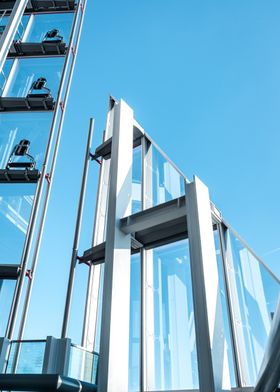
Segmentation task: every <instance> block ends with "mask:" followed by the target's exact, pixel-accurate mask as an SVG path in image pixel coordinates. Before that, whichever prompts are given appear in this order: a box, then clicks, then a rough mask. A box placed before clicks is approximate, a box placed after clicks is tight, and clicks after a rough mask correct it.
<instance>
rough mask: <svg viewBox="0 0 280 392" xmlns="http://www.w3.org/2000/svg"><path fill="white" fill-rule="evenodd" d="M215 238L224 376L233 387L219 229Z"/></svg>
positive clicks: (232, 368) (230, 344) (233, 377)
mask: <svg viewBox="0 0 280 392" xmlns="http://www.w3.org/2000/svg"><path fill="white" fill-rule="evenodd" d="M214 239H215V248H216V257H217V265H218V274H219V288H220V298H221V302H222V312H223V321H224V325H223V328H224V331H223V333H224V335H225V341H224V345H225V347H224V360H223V364H224V366H223V369H224V371H223V376H224V379H225V380H226V378H228V376H229V377H230V385H231V387H235V386H236V379H235V370H234V358H233V348H232V341H231V330H230V321H229V314H228V305H227V294H226V287H225V279H224V268H223V260H222V255H221V246H220V239H219V232H218V230H215V231H214Z"/></svg>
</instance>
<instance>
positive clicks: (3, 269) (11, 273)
mask: <svg viewBox="0 0 280 392" xmlns="http://www.w3.org/2000/svg"><path fill="white" fill-rule="evenodd" d="M19 273H20V266H19V265H13V264H1V265H0V279H6V280H14V279H17V277H18V276H19Z"/></svg>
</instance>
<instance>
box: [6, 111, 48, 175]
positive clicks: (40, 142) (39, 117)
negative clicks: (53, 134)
mask: <svg viewBox="0 0 280 392" xmlns="http://www.w3.org/2000/svg"><path fill="white" fill-rule="evenodd" d="M51 118H52V114H51V113H13V114H3V115H2V116H0V127H1V133H0V169H3V168H5V167H6V164H7V161H8V160H9V157H10V155H11V152H12V150H13V148H14V146H15V145H16V144H18V143H19V142H20V140H22V139H27V140H29V141H30V150H29V154H30V155H32V157H33V158H34V159H35V162H36V168H37V169H40V168H41V166H42V162H43V159H44V153H45V148H46V142H47V138H48V134H49V128H50V123H51ZM16 159H19V158H16ZM20 159H21V160H24V161H28V159H27V158H22V157H21V158H20Z"/></svg>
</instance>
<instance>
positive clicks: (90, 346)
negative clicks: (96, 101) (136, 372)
mask: <svg viewBox="0 0 280 392" xmlns="http://www.w3.org/2000/svg"><path fill="white" fill-rule="evenodd" d="M109 106H110V108H109V112H108V114H107V122H106V130H105V136H104V140H103V141H104V142H105V141H106V140H108V139H109V138H110V137H111V136H112V133H113V123H114V111H115V108H114V102H113V101H112V98H110V102H109ZM109 170H110V160H109V159H103V160H102V162H101V168H100V174H99V183H98V191H97V201H96V209H95V217H94V229H93V240H92V245H93V246H95V245H98V244H101V243H102V242H103V241H104V231H105V228H106V219H107V197H108V186H109ZM100 278H101V265H95V266H93V265H91V266H90V271H89V277H88V286H87V299H86V306H85V316H84V324H83V335H82V346H83V347H85V348H86V349H87V350H89V351H93V350H94V349H95V338H96V327H97V314H98V297H99V295H100Z"/></svg>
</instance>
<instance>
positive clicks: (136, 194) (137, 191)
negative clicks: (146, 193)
mask: <svg viewBox="0 0 280 392" xmlns="http://www.w3.org/2000/svg"><path fill="white" fill-rule="evenodd" d="M141 152H142V147H141V146H138V147H136V148H134V149H133V164H132V206H131V213H132V214H135V213H136V212H139V211H141V210H142V203H141V201H142V197H141V184H142V153H141Z"/></svg>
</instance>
